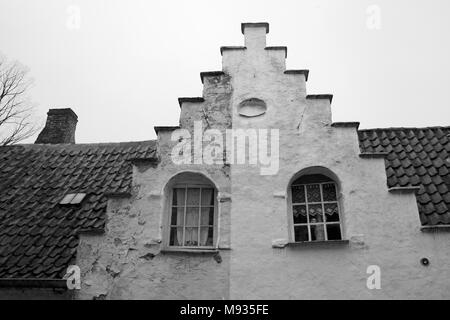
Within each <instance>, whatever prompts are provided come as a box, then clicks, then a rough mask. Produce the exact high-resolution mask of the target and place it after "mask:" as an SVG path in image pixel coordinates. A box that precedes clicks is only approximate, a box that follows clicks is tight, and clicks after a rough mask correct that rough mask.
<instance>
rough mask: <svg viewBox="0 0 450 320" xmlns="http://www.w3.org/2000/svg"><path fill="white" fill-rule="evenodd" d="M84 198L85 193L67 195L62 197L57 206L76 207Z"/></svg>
mask: <svg viewBox="0 0 450 320" xmlns="http://www.w3.org/2000/svg"><path fill="white" fill-rule="evenodd" d="M85 197H86V193H68V194H66V195H65V196H64V198H63V199H62V200H61V202H60V203H59V204H62V205H77V204H80V203H81V202H82V201H83V200H84V198H85Z"/></svg>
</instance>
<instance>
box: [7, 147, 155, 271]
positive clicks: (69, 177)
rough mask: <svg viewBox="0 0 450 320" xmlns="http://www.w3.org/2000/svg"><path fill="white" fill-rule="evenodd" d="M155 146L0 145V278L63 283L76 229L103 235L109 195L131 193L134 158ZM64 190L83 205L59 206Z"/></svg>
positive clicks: (75, 242) (152, 153) (71, 259)
mask: <svg viewBox="0 0 450 320" xmlns="http://www.w3.org/2000/svg"><path fill="white" fill-rule="evenodd" d="M155 152H156V151H155V142H154V141H144V142H129V143H112V144H78V145H17V146H9V147H0V278H29V279H31V278H33V279H36V278H42V279H44V278H45V279H61V278H62V277H63V276H64V274H65V271H66V269H67V266H68V265H69V264H71V263H73V262H74V259H75V255H76V250H77V246H78V234H79V232H80V231H94V232H95V231H97V232H102V231H103V227H104V224H105V211H106V205H107V197H106V195H107V194H108V193H112V194H124V193H129V192H130V188H131V182H132V164H131V161H129V160H132V159H151V158H154V157H155ZM68 193H85V194H86V196H85V197H84V199H83V200H82V202H81V203H80V204H77V205H69V206H68V205H60V204H59V203H60V201H61V200H62V199H63V198H64V196H65V195H66V194H68Z"/></svg>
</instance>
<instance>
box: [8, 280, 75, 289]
mask: <svg viewBox="0 0 450 320" xmlns="http://www.w3.org/2000/svg"><path fill="white" fill-rule="evenodd" d="M0 288H61V289H67V280H65V279H39V278H0Z"/></svg>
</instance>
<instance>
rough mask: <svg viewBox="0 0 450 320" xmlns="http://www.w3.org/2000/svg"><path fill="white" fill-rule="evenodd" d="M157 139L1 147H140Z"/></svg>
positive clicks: (9, 146) (28, 144)
mask: <svg viewBox="0 0 450 320" xmlns="http://www.w3.org/2000/svg"><path fill="white" fill-rule="evenodd" d="M156 141H157V140H156V139H153V140H142V141H122V142H96V143H75V144H70V143H59V144H33V143H27V144H14V145H8V146H0V148H14V147H24V148H36V149H39V148H58V147H59V148H60V147H64V148H65V147H68V148H77V147H108V146H111V147H117V146H127V145H139V144H149V145H150V144H152V143H156Z"/></svg>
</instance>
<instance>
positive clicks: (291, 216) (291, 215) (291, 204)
mask: <svg viewBox="0 0 450 320" xmlns="http://www.w3.org/2000/svg"><path fill="white" fill-rule="evenodd" d="M319 174H320V173H319ZM309 175H314V174H304V175H300V176H298V177H296V178H295V180H294V181H293V182H292V183H291V184H290V185H289V210H288V212H289V222H290V228H289V231H290V238H291V241H292V243H314V242H333V241H342V240H344V239H345V237H344V227H343V216H342V211H341V208H342V206H341V203H340V202H341V201H340V191H339V185H338V184H337V183H336V181H335V180H334V179H332V178H330V177H327V178H328V179H329V181H325V182H308V183H295V182H296V181H297V180H299V179H301V178H303V177H306V176H309ZM322 175H323V174H322ZM330 183H332V184H334V187H335V190H336V201H324V200H323V185H325V184H330ZM308 185H319V186H320V188H319V189H320V200H321V201H319V202H317V201H316V202H309V201H308V197H307V186H308ZM299 186H303V187H304V192H305V202H294V201H293V193H292V192H293V190H292V189H293V187H299ZM311 204H312V205H318V204H320V205H321V209H322V215H323V221H322V222H317V223H310V221H309V216H310V215H309V205H311ZM326 204H336V205H337V209H338V217H339V221H332V222H326V213H325V205H326ZM300 205H303V206H305V207H306V221H307V222H306V223H295V221H294V206H300ZM327 225H339V231H340V233H341V238H340V239H332V240H329V239H328V231H327ZM299 226H303V227H306V228H307V230H308V240H302V241H297V240H296V239H295V227H299ZM311 226H323V227H324V232H323V234H324V240H312V235H311Z"/></svg>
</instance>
